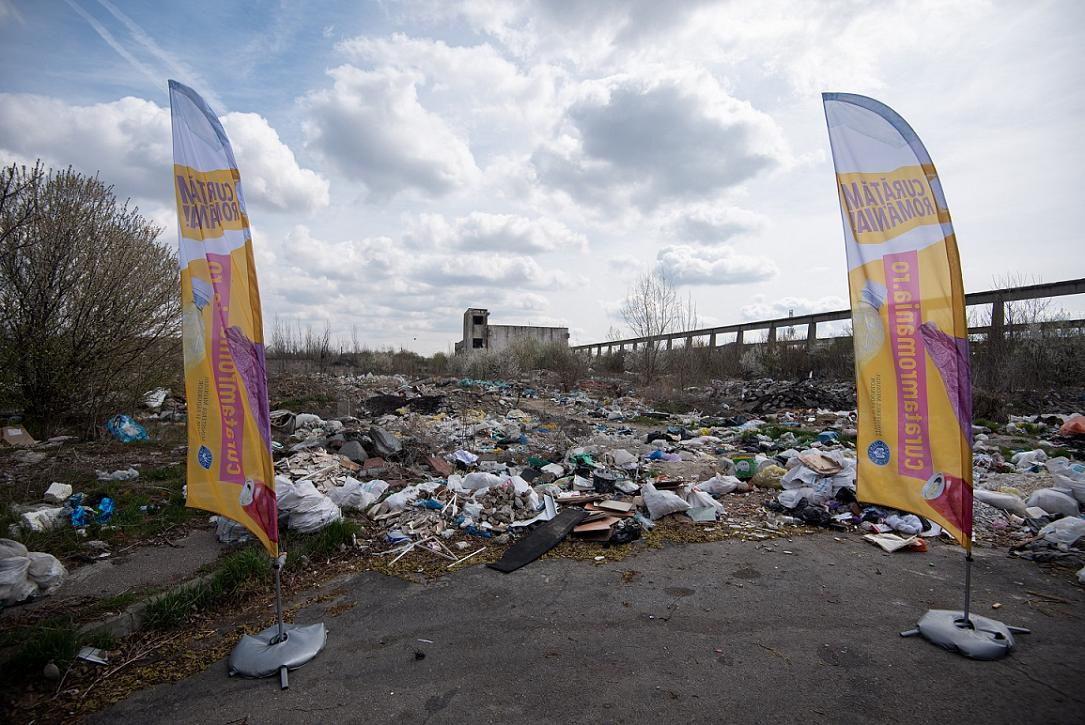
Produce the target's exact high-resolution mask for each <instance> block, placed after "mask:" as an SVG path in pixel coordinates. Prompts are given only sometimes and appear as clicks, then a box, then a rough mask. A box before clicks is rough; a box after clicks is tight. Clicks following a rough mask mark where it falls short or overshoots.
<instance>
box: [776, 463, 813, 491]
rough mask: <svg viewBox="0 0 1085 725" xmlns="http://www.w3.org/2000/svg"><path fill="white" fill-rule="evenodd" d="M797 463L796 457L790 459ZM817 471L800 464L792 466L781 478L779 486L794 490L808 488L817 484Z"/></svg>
mask: <svg viewBox="0 0 1085 725" xmlns="http://www.w3.org/2000/svg"><path fill="white" fill-rule="evenodd" d="M792 460H795V461H798V457H796V458H794V459H792ZM818 478H820V476H818V474H817V471H814V470H811V469H809V468H807V467H806V466H804V465H802V463H801V462H800V463H798V464H797V465H795V466H793V467H792V468H791V470H789V471H788V472H787V473H786V474H784V476H783V478H781V479H780V485H781V486H783V487H784V488H790V489H796V488H810V487H812V486H813V485H814V484H816V483H817V482H818Z"/></svg>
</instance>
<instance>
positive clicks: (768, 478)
mask: <svg viewBox="0 0 1085 725" xmlns="http://www.w3.org/2000/svg"><path fill="white" fill-rule="evenodd" d="M787 474H788V471H787V469H785V468H781V467H780V466H777V465H775V464H771V465H768V466H765V467H764V468H762V469H761V470H760V471H758V472H757V473H755V474H754V475H753V478H751V479H750V483H752V484H753V485H755V486H757V487H758V488H776V489H779V488H783V483H782V482H783V480H784V476H786V475H787Z"/></svg>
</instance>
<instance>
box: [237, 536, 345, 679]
mask: <svg viewBox="0 0 1085 725" xmlns="http://www.w3.org/2000/svg"><path fill="white" fill-rule="evenodd" d="M284 566H286V552H282V553H280V554H279V555H278V556H277V557H276V558H275V561H273V562H272V566H271V569H272V571H273V572H274V574H275V619H276V622H275V624H273V625H271V626H270V627H268V628H267V629H265V630H264V631H263V632H260V633H259V634H257V635H256V636H252V635H248V634H246V635H242V637H241V641H240V642H238V643H237V646H236V647H234V651H233V652H231V653H230V662H229V673H230V677H233V676H234V675H241V676H242V677H270V676H271V675H274V674H275V673H276V672H278V673H279V687H281V688H282V689H284V690H285V689H286V688H288V687H290V677H289V675H288V674H287V673H288V672H289V671H290V670H296V669H297V668H299V667H301V666H302V665H304V664H305V663H306V662H308V661H309V660H311V659H313V658H314V657H316V656H317V655H318V654H320V650H322V649H324V645H325V644H326V643H327V641H328V631H327V630H326V629H324V624H323V623H320V624H307V625H298V624H285V623H284V622H283V590H282V576H281V575H282V570H283V567H284Z"/></svg>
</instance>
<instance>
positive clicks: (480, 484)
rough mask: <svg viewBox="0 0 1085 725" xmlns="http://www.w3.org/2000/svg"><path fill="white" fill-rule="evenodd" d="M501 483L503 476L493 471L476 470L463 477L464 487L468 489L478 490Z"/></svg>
mask: <svg viewBox="0 0 1085 725" xmlns="http://www.w3.org/2000/svg"><path fill="white" fill-rule="evenodd" d="M500 483H501V477H500V476H495V475H494V474H492V473H482V472H481V471H476V472H475V473H468V474H467V475H466V476H464V477H463V484H462V486H463V488H465V489H467V490H468V491H477V490H479V489H483V488H489V487H490V486H497V485H498V484H500Z"/></svg>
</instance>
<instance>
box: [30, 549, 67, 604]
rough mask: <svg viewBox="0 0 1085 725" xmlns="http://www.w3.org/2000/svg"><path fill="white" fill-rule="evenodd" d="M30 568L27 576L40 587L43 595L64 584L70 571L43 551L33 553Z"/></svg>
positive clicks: (39, 589)
mask: <svg viewBox="0 0 1085 725" xmlns="http://www.w3.org/2000/svg"><path fill="white" fill-rule="evenodd" d="M29 559H30V567H29V568H28V570H27V576H29V578H30V581H32V582H34V583H35V584H37V585H38V591H39V593H41V594H48V593H49V592H51V591H53V590H54V589H56V588H57V587H59V586H60V585H61V584H63V583H64V577H65V576H67V575H68V570H67V569H65V568H64V565H63V564H61V563H60V560H59V559H57V558H56V557H55V556H53V555H52V554H46V553H44V552H41V551H33V552H31V553H30V554H29Z"/></svg>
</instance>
